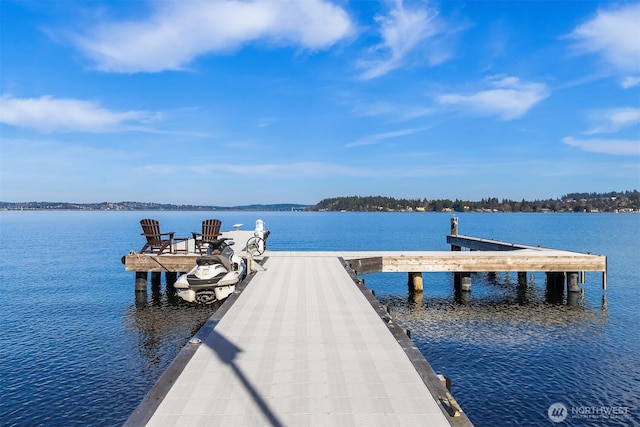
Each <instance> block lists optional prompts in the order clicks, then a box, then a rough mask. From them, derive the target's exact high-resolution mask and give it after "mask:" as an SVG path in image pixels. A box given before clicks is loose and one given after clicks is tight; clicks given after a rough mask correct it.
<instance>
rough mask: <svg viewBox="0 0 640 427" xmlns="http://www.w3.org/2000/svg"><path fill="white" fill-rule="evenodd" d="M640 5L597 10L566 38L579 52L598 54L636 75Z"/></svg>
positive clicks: (618, 67)
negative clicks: (573, 43) (574, 42)
mask: <svg viewBox="0 0 640 427" xmlns="http://www.w3.org/2000/svg"><path fill="white" fill-rule="evenodd" d="M639 22H640V3H634V4H630V5H627V6H623V7H620V8H618V9H611V10H599V11H598V13H597V15H596V16H595V17H594V18H593V19H591V20H589V21H587V22H585V23H583V24H582V25H579V26H578V27H576V28H575V29H574V30H573V32H572V33H571V34H570V35H569V37H570V38H572V39H574V40H576V45H575V48H576V49H577V50H578V52H580V53H594V54H599V55H601V56H602V57H603V58H604V60H605V61H606V62H608V63H610V64H612V65H613V66H614V67H616V68H617V69H618V70H620V71H623V72H627V71H631V72H638V58H640V29H639V28H640V26H639Z"/></svg>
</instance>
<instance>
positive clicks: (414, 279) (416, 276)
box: [407, 272, 423, 295]
mask: <svg viewBox="0 0 640 427" xmlns="http://www.w3.org/2000/svg"><path fill="white" fill-rule="evenodd" d="M407 284H408V286H409V295H414V294H416V293H422V290H423V287H422V273H416V272H410V273H409V280H408V281H407Z"/></svg>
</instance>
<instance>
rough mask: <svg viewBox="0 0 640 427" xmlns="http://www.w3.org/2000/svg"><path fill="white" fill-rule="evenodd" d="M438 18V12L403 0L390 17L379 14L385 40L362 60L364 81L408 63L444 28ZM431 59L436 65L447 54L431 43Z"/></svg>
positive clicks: (381, 32)
mask: <svg viewBox="0 0 640 427" xmlns="http://www.w3.org/2000/svg"><path fill="white" fill-rule="evenodd" d="M412 6H413V4H412ZM436 18H437V13H436V12H435V11H432V10H429V9H427V8H420V7H415V6H414V7H405V6H404V5H403V3H402V0H396V1H395V8H394V9H393V10H391V11H390V13H389V15H388V16H381V15H379V16H377V17H376V18H375V19H376V21H377V22H378V23H379V24H380V35H381V37H382V42H381V43H380V44H378V45H377V46H375V47H374V48H373V49H371V51H370V53H369V56H368V57H367V58H366V59H364V60H362V61H361V62H360V66H361V67H362V68H364V69H365V71H364V72H363V73H362V75H361V76H360V77H361V78H362V79H364V80H369V79H374V78H376V77H380V76H383V75H385V74H387V73H388V72H390V71H393V70H395V69H397V68H400V67H401V66H402V65H404V63H405V61H406V58H407V56H408V55H409V54H410V53H411V52H413V51H414V50H416V49H417V48H418V47H419V46H420V45H421V44H423V43H424V42H425V41H426V40H428V39H430V38H432V37H433V36H434V35H436V34H438V32H439V31H440V28H439V23H438V21H437V19H436ZM428 58H429V60H430V62H431V63H432V64H437V63H441V62H443V61H444V60H445V59H446V58H447V55H446V54H444V53H443V52H442V51H441V50H440V49H438V48H436V47H435V46H431V49H430V51H429V54H428Z"/></svg>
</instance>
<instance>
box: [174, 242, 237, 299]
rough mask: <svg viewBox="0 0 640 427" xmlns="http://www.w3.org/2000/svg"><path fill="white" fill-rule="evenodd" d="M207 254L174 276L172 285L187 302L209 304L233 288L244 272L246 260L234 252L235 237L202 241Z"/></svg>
mask: <svg viewBox="0 0 640 427" xmlns="http://www.w3.org/2000/svg"><path fill="white" fill-rule="evenodd" d="M205 243H208V244H209V247H208V249H207V254H206V255H203V256H201V257H199V258H198V259H197V260H196V266H195V267H194V268H193V269H191V271H189V272H188V273H186V274H183V275H181V276H180V277H178V280H176V282H175V284H174V287H175V289H176V292H177V294H178V296H179V297H180V298H182V299H183V300H185V301H188V302H197V303H200V304H212V303H214V302H216V301H221V300H223V299H225V298H226V297H228V296H229V295H231V294H232V293H233V292H234V291H235V290H236V284H237V283H238V282H240V281H241V280H242V279H243V278H244V276H245V273H246V266H245V262H244V260H243V259H242V257H240V256H238V255H236V254H235V252H234V251H233V249H232V248H231V246H232V245H233V244H234V241H233V240H231V239H229V238H226V237H225V238H222V239H217V240H211V241H208V242H205Z"/></svg>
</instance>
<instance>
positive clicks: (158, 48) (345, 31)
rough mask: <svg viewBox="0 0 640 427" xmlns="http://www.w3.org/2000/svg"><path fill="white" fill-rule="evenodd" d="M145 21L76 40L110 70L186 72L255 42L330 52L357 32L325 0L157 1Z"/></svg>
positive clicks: (108, 26)
mask: <svg viewBox="0 0 640 427" xmlns="http://www.w3.org/2000/svg"><path fill="white" fill-rule="evenodd" d="M156 4H157V5H158V6H157V9H156V10H155V11H154V12H153V13H152V15H151V16H150V17H148V18H147V19H145V20H140V21H129V22H104V23H100V24H97V25H95V26H94V28H91V30H90V32H88V34H86V35H84V36H78V37H76V38H75V42H76V44H77V45H78V47H79V48H80V49H82V50H83V51H84V52H85V54H86V55H87V56H89V57H90V58H91V59H92V60H93V61H95V63H96V68H97V69H99V70H102V71H108V72H120V73H135V72H159V71H164V70H180V69H183V68H184V67H185V66H186V65H187V64H188V63H189V62H191V61H192V60H193V59H194V58H196V57H198V56H201V55H205V54H207V53H224V52H228V51H230V50H234V49H237V48H239V47H240V46H242V45H243V44H244V43H247V42H251V41H265V42H267V43H270V44H277V45H285V46H294V47H300V48H303V49H312V50H314V49H324V48H328V47H329V46H331V45H333V44H334V43H336V42H338V41H339V40H341V39H342V38H344V37H347V36H348V35H349V34H350V33H351V31H352V30H353V28H352V24H351V21H350V19H349V17H348V15H347V13H346V12H345V11H344V10H343V9H341V8H340V7H338V6H336V5H333V4H331V3H328V2H326V1H324V0H305V1H296V0H250V1H232V0H222V1H198V2H188V1H176V0H170V1H165V2H158V3H156Z"/></svg>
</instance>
